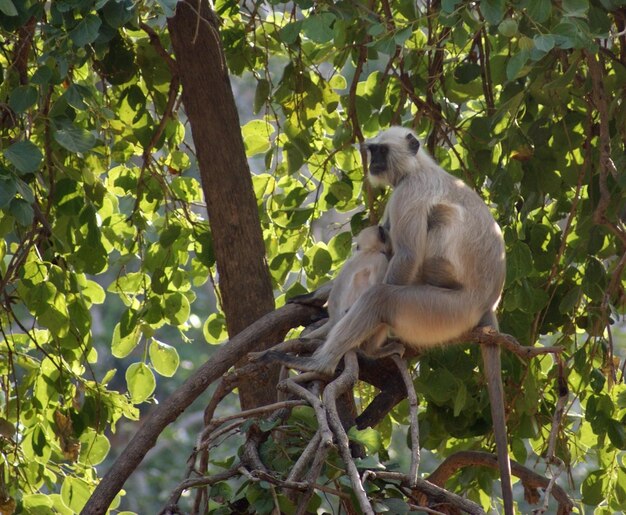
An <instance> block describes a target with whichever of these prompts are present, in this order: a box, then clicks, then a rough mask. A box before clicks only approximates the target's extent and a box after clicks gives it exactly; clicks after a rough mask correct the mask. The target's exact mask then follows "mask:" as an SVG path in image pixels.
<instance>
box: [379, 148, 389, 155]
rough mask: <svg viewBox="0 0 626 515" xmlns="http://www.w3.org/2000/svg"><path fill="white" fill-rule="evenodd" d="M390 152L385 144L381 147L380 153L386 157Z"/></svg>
mask: <svg viewBox="0 0 626 515" xmlns="http://www.w3.org/2000/svg"><path fill="white" fill-rule="evenodd" d="M388 153H389V149H388V148H387V147H385V146H382V147H380V155H381V156H383V157H386V156H387V154H388Z"/></svg>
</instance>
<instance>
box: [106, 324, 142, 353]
mask: <svg viewBox="0 0 626 515" xmlns="http://www.w3.org/2000/svg"><path fill="white" fill-rule="evenodd" d="M140 338H141V329H140V327H139V326H138V325H136V326H135V327H134V328H133V330H132V331H131V332H129V333H128V334H127V335H126V336H124V337H122V336H121V326H120V324H119V323H118V324H116V325H115V328H114V329H113V339H112V341H111V354H113V356H115V357H116V358H125V357H126V356H128V355H129V354H130V353H131V352H132V351H133V350H134V348H135V347H136V346H137V344H138V343H139V339H140Z"/></svg>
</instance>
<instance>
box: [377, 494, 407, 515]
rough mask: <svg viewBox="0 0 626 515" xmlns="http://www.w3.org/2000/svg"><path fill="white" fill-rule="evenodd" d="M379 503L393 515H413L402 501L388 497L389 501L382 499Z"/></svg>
mask: <svg viewBox="0 0 626 515" xmlns="http://www.w3.org/2000/svg"><path fill="white" fill-rule="evenodd" d="M380 503H381V504H382V505H383V506H385V507H386V508H387V510H388V512H389V513H394V514H396V515H401V514H403V513H413V512H412V510H411V507H410V506H409V505H408V504H407V503H406V502H405V501H404V500H403V499H398V498H393V497H390V498H389V499H384V500H383V501H381V502H380Z"/></svg>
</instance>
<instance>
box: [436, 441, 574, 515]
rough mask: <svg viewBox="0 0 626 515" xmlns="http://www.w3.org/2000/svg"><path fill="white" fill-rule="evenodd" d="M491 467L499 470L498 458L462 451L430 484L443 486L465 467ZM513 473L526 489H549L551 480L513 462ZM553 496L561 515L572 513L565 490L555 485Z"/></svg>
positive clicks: (441, 468) (448, 461)
mask: <svg viewBox="0 0 626 515" xmlns="http://www.w3.org/2000/svg"><path fill="white" fill-rule="evenodd" d="M476 466H479V467H489V468H492V469H498V460H497V458H496V457H495V456H494V455H493V454H491V453H487V452H479V451H461V452H457V453H455V454H453V455H452V456H448V457H447V458H446V459H445V460H444V461H443V463H442V464H441V465H439V467H437V469H436V470H435V471H434V472H433V473H432V474H431V475H430V476H429V477H428V482H429V483H432V484H435V485H438V486H443V485H444V484H445V483H446V481H447V480H448V479H449V478H450V477H451V476H452V475H453V474H454V473H455V472H457V471H458V470H459V469H462V468H464V467H476ZM511 473H512V474H513V475H514V476H515V477H518V478H520V480H521V481H522V483H523V484H524V487H525V488H528V489H537V488H542V489H547V488H548V486H549V484H550V480H549V479H548V478H545V477H543V476H541V475H540V474H537V473H536V472H534V471H532V470H530V469H529V468H526V467H524V466H523V465H521V464H520V463H518V462H516V461H514V460H511ZM552 496H553V497H554V498H555V499H556V501H557V502H558V503H559V510H558V513H559V515H566V514H568V513H571V512H572V509H573V507H574V503H573V502H572V501H571V500H570V498H569V497H568V496H567V493H566V492H565V490H563V489H562V488H561V487H560V486H558V485H553V487H552Z"/></svg>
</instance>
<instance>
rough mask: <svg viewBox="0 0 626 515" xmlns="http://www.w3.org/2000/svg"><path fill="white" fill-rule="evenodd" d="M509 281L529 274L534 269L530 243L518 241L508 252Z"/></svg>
mask: <svg viewBox="0 0 626 515" xmlns="http://www.w3.org/2000/svg"><path fill="white" fill-rule="evenodd" d="M506 269H507V283H511V282H513V281H515V280H518V279H522V278H524V277H526V276H528V275H529V274H530V273H531V272H532V269H533V256H532V253H531V252H530V249H529V248H528V245H526V243H524V242H522V241H516V242H515V243H514V244H513V245H512V246H511V248H510V249H509V252H508V254H507V266H506Z"/></svg>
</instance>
